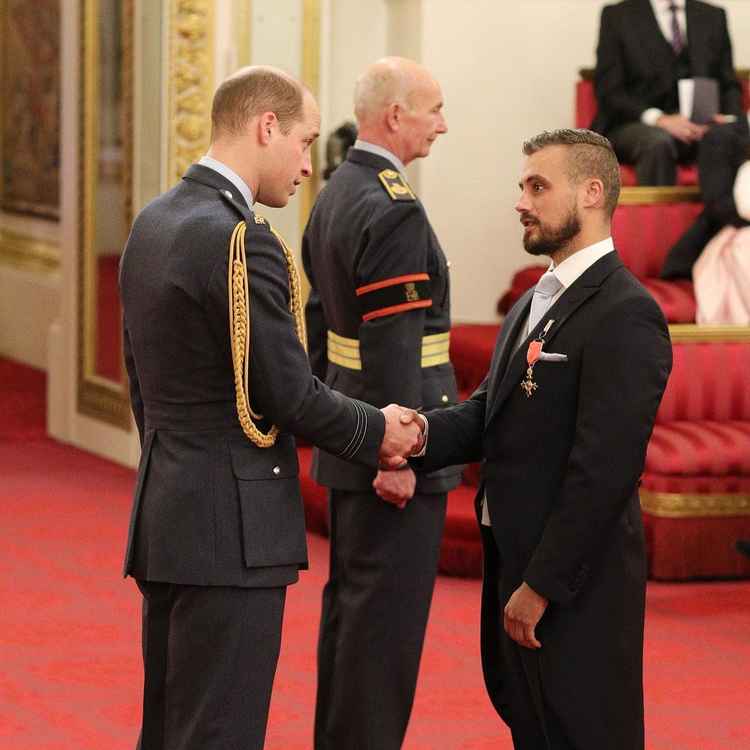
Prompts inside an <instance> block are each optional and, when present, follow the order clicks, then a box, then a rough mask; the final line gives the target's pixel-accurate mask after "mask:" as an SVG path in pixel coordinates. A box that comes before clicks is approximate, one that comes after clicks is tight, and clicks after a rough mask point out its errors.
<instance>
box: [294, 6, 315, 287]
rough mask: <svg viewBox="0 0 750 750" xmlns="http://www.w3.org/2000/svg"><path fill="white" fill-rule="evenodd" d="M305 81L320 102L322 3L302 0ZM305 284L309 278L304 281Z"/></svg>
mask: <svg viewBox="0 0 750 750" xmlns="http://www.w3.org/2000/svg"><path fill="white" fill-rule="evenodd" d="M302 2H303V6H302V71H301V78H302V82H303V83H304V84H305V85H306V86H307V87H308V88H309V89H310V91H311V92H312V94H313V96H314V97H315V98H316V99H318V96H319V94H320V0H302ZM319 162H320V158H319V154H318V143H317V142H316V143H315V145H314V146H313V151H312V168H313V173H312V176H311V177H310V179H308V180H305V182H304V183H303V184H302V195H301V196H300V198H301V200H300V209H299V210H300V213H299V227H300V236H301V235H302V231H303V230H304V228H305V225H306V224H307V219H308V217H309V216H310V212H311V211H312V207H313V204H314V203H315V198H316V197H317V195H318V188H319V186H320V174H319ZM305 283H307V279H306V278H305Z"/></svg>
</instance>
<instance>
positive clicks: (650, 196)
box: [618, 185, 701, 206]
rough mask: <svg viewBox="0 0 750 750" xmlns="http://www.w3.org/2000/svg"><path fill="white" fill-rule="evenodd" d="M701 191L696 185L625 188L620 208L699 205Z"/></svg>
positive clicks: (622, 191)
mask: <svg viewBox="0 0 750 750" xmlns="http://www.w3.org/2000/svg"><path fill="white" fill-rule="evenodd" d="M700 199H701V191H700V190H699V189H698V187H697V186H695V185H690V186H682V185H676V186H670V187H651V186H648V185H646V186H643V187H624V188H622V190H620V200H619V203H618V205H620V206H633V205H638V204H641V203H644V204H650V203H684V202H686V201H687V202H690V203H697V202H699V201H700Z"/></svg>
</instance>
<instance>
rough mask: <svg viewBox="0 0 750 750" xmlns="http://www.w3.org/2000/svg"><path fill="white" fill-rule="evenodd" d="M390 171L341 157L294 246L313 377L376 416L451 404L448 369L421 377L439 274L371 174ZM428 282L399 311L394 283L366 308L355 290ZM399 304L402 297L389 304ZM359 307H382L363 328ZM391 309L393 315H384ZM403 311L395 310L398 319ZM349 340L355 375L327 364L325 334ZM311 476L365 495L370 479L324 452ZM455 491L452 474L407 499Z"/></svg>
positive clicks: (425, 225)
mask: <svg viewBox="0 0 750 750" xmlns="http://www.w3.org/2000/svg"><path fill="white" fill-rule="evenodd" d="M382 170H393V165H392V164H391V163H390V162H389V161H388V160H387V159H384V158H383V157H381V156H378V155H375V154H372V153H369V152H367V151H363V150H360V149H350V151H349V155H348V157H347V160H346V161H345V162H344V163H343V164H342V165H341V166H340V167H338V168H337V169H336V171H335V172H334V173H333V175H332V177H331V179H330V181H329V183H328V184H327V185H326V186H325V188H324V189H323V191H322V192H321V194H320V196H319V198H318V200H317V201H316V203H315V207H314V208H313V211H312V213H311V215H310V220H309V222H308V225H307V228H306V229H305V234H304V238H303V240H302V259H303V262H304V265H305V271H306V273H307V276H308V278H309V279H310V284H311V292H310V297H309V300H308V303H307V307H306V310H305V313H306V318H307V336H308V349H309V352H310V359H311V362H312V366H313V372H314V373H315V374H316V375H317V376H318V377H320V378H321V379H324V380H325V381H326V383H327V384H328V385H329V386H331V387H332V388H334V387H335V388H336V390H339V391H341V392H342V393H346V394H347V395H349V396H353V397H356V398H361V399H364V400H366V401H368V402H369V403H372V404H375V405H376V406H386V405H387V404H389V403H398V404H401V405H402V406H410V407H412V408H427V409H431V408H435V407H439V406H448V405H450V404H455V403H456V401H457V389H456V379H455V376H454V373H453V366H452V365H451V363H450V362H446V363H444V364H439V365H433V366H430V367H422V364H421V360H422V337H423V336H429V335H433V334H440V333H447V332H448V331H450V288H449V279H448V264H447V261H446V258H445V255H444V254H443V251H442V249H441V247H440V243H439V242H438V239H437V237H436V236H435V233H434V232H433V230H432V227H431V226H430V222H429V220H428V218H427V214H426V212H425V209H424V206H423V205H422V203H421V202H420V201H419V200H418V199H416V198H414V197H413V196H409V195H408V194H404V195H402V196H401V198H400V199H398V200H395V199H393V198H392V197H391V196H389V193H388V192H387V190H386V188H385V187H384V185H383V183H382V182H381V180H380V178H379V177H378V174H379V173H380V172H381V171H382ZM420 274H421V275H424V274H426V275H428V276H429V292H427V294H429V299H430V300H431V304H430V305H429V307H423V306H420V305H422V304H423V303H424V302H426V300H424V299H421V300H416V301H415V302H414V303H413V305H414V306H412V307H410V305H409V304H408V303H407V304H406V305H399V304H392V303H393V302H395V303H398V302H406V300H405V298H404V297H403V287H404V284H403V283H399V284H394V285H393V286H388V287H385V288H383V289H382V290H378V292H377V294H383V293H386V294H389V295H393V299H391V297H388V298H384V297H377V300H376V301H374V302H370V301H369V298H368V296H367V295H359V296H358V294H357V290H362V289H363V288H367V287H368V286H369V285H372V284H380V283H382V282H383V281H393V280H398V279H407V278H409V277H412V276H414V275H420ZM398 295H402V296H400V297H399V296H398ZM363 304H365V305H369V306H370V307H372V306H373V305H375V306H380V307H388V308H389V309H393V310H394V311H393V312H392V313H390V314H388V315H383V316H381V317H375V318H372V319H367V320H366V319H364V313H365V310H364V309H363ZM394 308H395V309H394ZM401 308H404V309H401ZM328 329H330V330H332V331H334V332H335V333H337V334H339V335H340V336H345V337H346V338H350V339H358V340H359V346H360V356H361V360H362V369H361V370H353V369H349V368H347V367H342V366H339V365H338V364H334V363H331V362H328V358H327V341H326V334H327V330H328ZM314 476H315V478H316V479H317V481H318V482H320V483H321V484H323V485H326V486H328V487H334V488H336V489H342V490H371V489H372V480H373V479H374V477H375V472H374V471H372V470H371V469H368V468H367V467H363V466H355V465H353V464H347V463H345V462H343V461H341V460H340V459H339V458H337V457H336V456H333V455H331V454H330V453H328V452H324V451H320V452H318V454H317V455H316V457H315V465H314ZM459 482H460V467H452V468H451V469H448V470H443V471H439V472H435V473H433V474H430V475H425V474H418V477H417V492H418V493H425V492H426V493H436V492H445V491H447V490H450V489H452V488H453V487H455V486H456V485H457V484H458V483H459Z"/></svg>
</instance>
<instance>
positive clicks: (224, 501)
mask: <svg viewBox="0 0 750 750" xmlns="http://www.w3.org/2000/svg"><path fill="white" fill-rule="evenodd" d="M242 220H244V221H245V222H246V223H247V234H246V238H245V244H246V251H247V271H248V278H249V297H250V304H249V309H250V333H251V348H250V355H251V359H250V368H249V369H250V378H249V388H248V391H249V394H250V405H251V407H252V409H253V410H254V412H255V413H256V414H259V415H262V417H263V419H262V422H260V426H261V427H262V428H263V429H264V431H267V429H268V428H269V426H270V424H272V423H273V424H276V425H278V426H279V428H280V430H281V432H280V434H279V435H278V437H277V440H276V443H275V445H273V446H272V447H270V448H259V447H257V446H256V445H255V444H254V443H253V442H251V441H250V440H249V439H248V438H247V437H246V436H245V434H244V432H243V430H242V429H241V427H240V424H239V421H238V416H237V409H236V405H235V383H234V375H233V367H232V356H231V349H230V334H229V315H228V291H227V290H228V280H227V269H228V249H229V242H230V236H231V234H232V231H233V229H234V228H235V226H236V225H237V223H238V222H239V221H242ZM120 288H121V295H122V304H123V312H124V348H125V360H126V366H127V370H128V375H129V378H130V395H131V402H132V406H133V412H134V415H135V420H136V423H137V426H138V431H139V434H140V437H141V444H142V457H141V461H140V466H139V469H138V479H137V486H136V491H135V499H134V503H133V511H132V516H131V523H130V533H129V538H128V547H127V554H126V559H125V573H126V574H132V575H133V576H135V577H137V578H140V579H144V580H152V581H164V582H169V583H178V584H192V585H239V586H248V585H249V586H254V585H281V584H284V583H288V582H290V581H291V580H294V579H295V578H296V577H297V569H298V567H300V566H305V565H306V563H307V550H306V542H305V526H304V514H303V507H302V501H301V496H300V489H299V482H298V478H297V473H298V463H297V453H296V450H295V441H294V437H293V434H296V435H300V436H302V437H304V438H306V439H307V440H309V441H311V442H313V443H317V444H319V445H321V446H323V447H325V448H326V449H327V450H329V451H331V453H332V454H334V455H339V456H342V457H343V458H346V459H349V460H355V461H361V462H364V463H366V464H367V465H369V466H372V467H375V466H377V462H378V448H379V445H380V442H381V439H382V436H383V430H384V418H383V416H382V414H381V412H380V411H379V410H377V409H375V408H373V407H371V406H369V405H367V404H362V403H359V402H355V401H353V400H351V399H347V398H345V397H343V396H342V395H341V394H338V393H334V392H333V391H331V390H330V389H328V388H327V387H326V386H325V385H323V383H321V382H320V381H319V380H318V379H317V378H315V377H314V376H313V375H312V373H311V371H310V365H309V362H308V358H307V356H306V353H305V350H304V347H303V346H302V344H301V343H300V341H299V339H298V338H297V334H296V331H295V327H294V319H293V316H292V314H291V313H290V309H289V305H290V292H289V277H288V269H287V263H286V260H285V257H284V254H283V251H282V247H281V245H280V242H279V240H278V239H277V237H276V236H275V235H274V234H273V232H272V231H271V229H270V227H269V226H268V224H267V223H266V222H265V221H264V220H263V219H261V218H260V217H256V216H255V215H254V214H253V212H252V211H251V210H249V208H248V207H247V206H246V205H245V203H244V200H243V199H242V197H241V196H240V194H239V192H238V190H237V188H236V187H234V185H232V184H231V183H230V182H229V181H228V180H226V179H225V178H224V177H223V176H221V175H219V174H218V173H217V172H215V171H214V170H212V169H209V168H208V167H204V166H201V165H193V166H192V167H191V168H190V169H189V170H188V172H187V173H186V175H185V177H184V179H183V180H182V181H181V182H180V184H178V185H177V186H176V187H175V188H173V189H172V190H170V191H169V192H167V193H165V194H163V195H162V196H160V197H158V198H157V199H155V200H154V201H152V202H151V203H150V204H149V205H148V206H147V207H146V208H145V209H144V210H143V211H142V212H141V213H140V214H139V215H138V217H137V218H136V220H135V222H134V225H133V229H132V232H131V235H130V238H129V240H128V243H127V246H126V249H125V253H124V255H123V259H122V265H121V272H120Z"/></svg>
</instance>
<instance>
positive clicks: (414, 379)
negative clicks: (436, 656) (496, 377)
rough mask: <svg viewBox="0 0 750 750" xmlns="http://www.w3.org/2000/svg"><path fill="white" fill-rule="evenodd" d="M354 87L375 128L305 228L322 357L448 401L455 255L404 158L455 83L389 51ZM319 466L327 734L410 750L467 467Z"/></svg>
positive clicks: (313, 346) (319, 740) (333, 369)
mask: <svg viewBox="0 0 750 750" xmlns="http://www.w3.org/2000/svg"><path fill="white" fill-rule="evenodd" d="M354 100H355V113H356V116H357V123H358V126H359V140H357V141H356V143H355V144H354V147H353V148H352V149H351V150H350V151H349V154H348V157H347V159H346V161H345V162H344V163H343V164H342V165H341V166H340V167H338V168H337V169H336V171H335V172H334V173H333V175H332V176H331V179H330V181H329V183H328V185H326V187H325V188H324V189H323V191H322V193H321V195H320V197H319V198H318V201H317V202H316V204H315V207H314V209H313V211H312V214H311V216H310V221H309V223H308V225H307V228H306V230H305V235H304V239H303V242H302V257H303V261H304V264H305V270H306V271H307V274H308V277H309V279H310V283H311V286H312V290H311V294H310V298H309V301H308V304H307V309H306V313H307V330H308V341H309V350H310V359H311V361H312V364H313V372H315V374H316V375H318V376H319V377H320V378H321V379H325V381H326V382H327V383H328V384H329V385H330V386H332V387H335V388H336V389H337V390H340V391H341V392H343V393H346V394H347V395H348V396H352V397H355V398H361V399H364V400H366V401H368V402H370V403H373V404H375V405H378V404H382V405H385V404H388V403H391V402H392V401H396V402H397V403H399V404H404V405H406V406H410V407H413V408H418V407H425V408H434V407H439V406H447V405H449V404H453V403H456V401H457V394H456V380H455V377H454V374H453V367H452V366H451V363H450V360H449V356H448V347H449V336H450V294H449V284H448V263H447V261H446V258H445V255H444V254H443V251H442V249H441V247H440V243H439V242H438V240H437V237H436V236H435V233H434V232H433V230H432V227H431V226H430V222H429V220H428V218H427V214H426V212H425V209H424V206H423V205H422V203H421V202H420V201H419V200H418V198H417V197H416V196H415V194H414V192H413V191H412V189H411V187H410V186H409V184H408V182H407V181H406V176H405V170H404V168H405V165H406V164H409V163H410V162H411V161H412V160H414V159H416V158H419V157H425V156H427V155H428V154H429V152H430V147H431V145H432V143H433V142H434V140H435V139H436V138H437V137H438V136H439V135H440V134H442V133H445V132H446V130H447V127H446V124H445V120H444V118H443V114H442V104H443V98H442V93H441V91H440V86H439V85H438V83H437V82H436V81H435V79H434V78H433V77H432V76H431V75H430V74H429V72H428V71H427V70H426V69H425V68H423V67H422V66H421V65H418V64H416V63H414V62H413V61H411V60H406V59H403V58H385V59H383V60H380V61H378V62H377V63H374V64H373V65H371V66H370V67H369V68H368V69H367V70H366V71H365V73H364V74H363V75H362V76H361V77H360V78H359V80H358V82H357V86H356V91H355V96H354ZM314 475H315V478H316V479H317V481H318V482H320V483H321V484H323V485H325V486H327V487H329V488H330V492H329V500H330V518H331V561H330V575H329V580H328V583H327V584H326V587H325V590H324V593H323V612H322V617H321V627H320V641H319V647H318V692H317V702H316V711H315V747H316V749H317V750H348V749H351V750H355V749H356V750H360V749H361V748H377V750H398V748H400V747H401V743H402V742H403V738H404V734H405V732H406V727H407V724H408V721H409V715H410V713H411V708H412V703H413V700H414V691H415V688H416V683H417V674H418V671H419V661H420V656H421V653H422V644H423V641H424V634H425V628H426V626H427V616H428V613H429V609H430V601H431V599H432V591H433V587H434V584H435V576H436V573H437V563H438V554H439V550H440V539H441V536H442V530H443V522H444V519H445V507H446V494H447V492H448V490H450V489H452V488H453V487H455V486H456V485H457V484H458V483H459V481H460V468H458V467H454V468H452V469H450V470H443V471H440V472H435V473H432V474H429V475H425V474H423V473H420V474H419V475H418V476H415V474H414V472H413V471H412V469H410V468H409V467H408V466H407V467H406V468H404V469H403V470H402V471H398V472H383V471H381V472H376V471H375V470H373V469H371V468H368V467H366V466H354V465H353V464H348V463H345V462H343V461H341V460H340V459H339V458H337V457H336V456H335V455H332V454H331V453H330V452H328V451H325V450H321V451H319V452H317V453H316V456H315V466H314Z"/></svg>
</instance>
